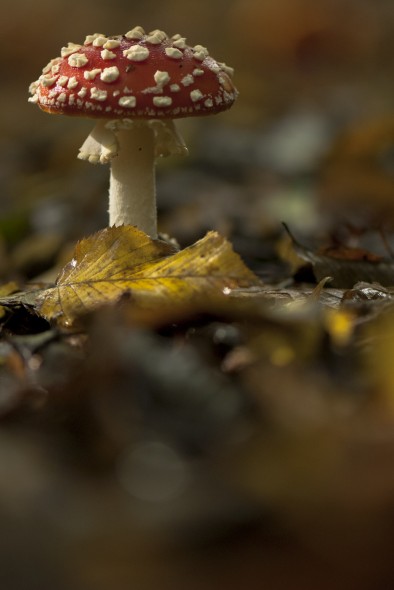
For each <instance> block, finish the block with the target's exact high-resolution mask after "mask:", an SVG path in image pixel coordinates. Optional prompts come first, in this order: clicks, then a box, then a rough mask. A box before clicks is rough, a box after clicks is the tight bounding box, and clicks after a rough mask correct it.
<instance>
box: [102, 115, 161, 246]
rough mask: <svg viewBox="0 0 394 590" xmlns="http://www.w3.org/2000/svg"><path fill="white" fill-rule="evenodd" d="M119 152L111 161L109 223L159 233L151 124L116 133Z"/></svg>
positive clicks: (153, 234)
mask: <svg viewBox="0 0 394 590" xmlns="http://www.w3.org/2000/svg"><path fill="white" fill-rule="evenodd" d="M116 137H117V140H118V143H119V152H118V155H117V156H116V157H115V158H113V160H112V161H111V175H110V181H109V225H110V226H112V225H136V226H137V227H138V228H139V229H141V230H142V231H144V232H145V233H146V234H149V235H150V236H151V237H153V238H155V237H156V236H157V213H156V183H155V152H154V133H153V130H152V129H151V128H150V127H149V126H148V125H139V126H138V127H137V128H134V129H133V130H132V131H130V130H126V129H120V130H119V131H118V132H117V134H116Z"/></svg>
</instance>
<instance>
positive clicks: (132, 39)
mask: <svg viewBox="0 0 394 590" xmlns="http://www.w3.org/2000/svg"><path fill="white" fill-rule="evenodd" d="M232 74H233V70H232V68H230V67H228V66H226V65H225V64H223V63H219V62H217V61H215V60H214V59H213V58H212V57H210V56H209V54H208V51H207V49H206V48H205V47H202V46H201V45H196V46H195V47H189V46H188V45H186V43H185V39H184V38H183V37H181V36H180V35H174V36H173V37H171V38H169V37H168V36H167V35H166V34H165V33H164V32H163V31H159V30H156V31H152V32H150V33H148V34H146V33H145V31H144V30H143V29H142V28H141V27H135V28H134V29H132V30H131V31H129V32H128V33H126V34H125V35H118V36H111V37H107V36H105V35H101V34H98V33H96V34H94V35H88V36H87V37H86V40H85V43H84V45H76V44H74V43H69V45H68V46H67V47H63V49H62V50H61V57H57V58H55V59H53V60H51V61H50V62H49V64H48V65H47V66H46V67H45V68H44V69H43V73H42V75H41V76H40V77H39V79H38V80H37V81H36V82H33V83H32V84H31V86H30V93H31V94H32V96H31V98H30V99H29V100H30V102H33V103H37V104H38V106H39V107H40V108H41V109H42V110H44V111H47V112H49V113H58V114H65V115H84V116H87V117H97V118H101V119H118V118H140V119H156V118H178V117H189V116H193V115H208V114H213V113H218V112H220V111H223V110H226V109H228V108H230V107H231V105H232V104H233V102H234V100H235V99H236V97H237V90H236V89H235V87H234V86H233V83H232V81H231V78H232Z"/></svg>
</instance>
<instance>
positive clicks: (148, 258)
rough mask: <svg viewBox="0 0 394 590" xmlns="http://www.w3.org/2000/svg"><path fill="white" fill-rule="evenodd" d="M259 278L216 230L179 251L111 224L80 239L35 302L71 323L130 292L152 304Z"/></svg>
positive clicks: (216, 293)
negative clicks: (72, 254)
mask: <svg viewBox="0 0 394 590" xmlns="http://www.w3.org/2000/svg"><path fill="white" fill-rule="evenodd" d="M259 283H260V281H259V279H258V278H257V277H256V276H255V275H254V274H253V273H252V272H251V271H250V270H249V269H248V268H247V267H246V266H245V265H244V263H243V262H242V260H241V259H240V257H239V256H238V255H237V254H236V253H235V252H234V251H233V250H232V247H231V244H230V243H229V242H228V241H227V240H226V239H225V238H223V237H222V236H220V235H219V234H217V233H215V232H210V233H208V234H207V235H206V236H205V237H204V238H203V239H202V240H200V241H198V242H196V243H195V244H193V245H192V246H189V247H188V248H186V249H184V250H182V251H180V252H176V250H175V248H174V247H173V246H171V245H169V244H168V243H166V242H163V241H161V240H152V239H151V238H149V237H148V236H147V235H146V234H144V233H143V232H141V231H139V230H138V229H136V228H134V227H131V226H123V227H113V228H107V229H105V230H103V231H100V232H98V233H96V234H94V235H93V236H91V237H89V238H86V239H84V240H82V241H81V242H79V243H78V245H77V247H76V250H75V254H74V258H73V259H72V261H71V262H70V263H69V264H67V266H66V267H65V268H64V269H63V271H62V273H61V274H60V276H59V279H58V281H57V283H56V285H55V286H54V287H52V288H49V289H46V290H44V291H42V292H40V293H39V294H38V295H37V299H36V307H37V309H38V311H39V313H40V314H41V315H43V316H44V317H45V318H46V319H48V320H53V319H57V320H58V321H59V322H60V323H61V324H63V325H71V324H72V323H73V321H74V320H75V319H76V318H77V317H79V316H81V315H83V314H86V313H87V312H90V311H92V310H94V309H96V308H97V307H99V306H102V305H104V304H109V303H113V302H116V301H118V300H119V298H120V297H121V296H122V295H124V294H126V293H127V294H129V296H130V298H131V299H132V301H133V302H134V303H135V304H136V305H138V306H141V307H143V308H145V309H146V308H148V309H149V307H151V306H155V307H157V306H168V305H173V304H180V303H184V302H185V301H190V300H195V298H204V300H206V299H209V298H210V297H223V290H226V289H232V288H235V287H241V286H243V287H247V286H250V285H257V284H259Z"/></svg>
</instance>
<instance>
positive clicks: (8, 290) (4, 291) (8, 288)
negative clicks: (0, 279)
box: [0, 281, 18, 319]
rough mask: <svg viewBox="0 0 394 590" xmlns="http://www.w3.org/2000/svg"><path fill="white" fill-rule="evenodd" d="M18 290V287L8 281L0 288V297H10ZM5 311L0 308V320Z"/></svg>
mask: <svg viewBox="0 0 394 590" xmlns="http://www.w3.org/2000/svg"><path fill="white" fill-rule="evenodd" d="M17 290H18V285H17V284H16V283H15V282H14V281H10V282H9V283H6V284H4V285H1V286H0V297H5V296H7V295H11V294H12V293H15V291H17ZM5 313H6V311H5V309H4V307H3V306H0V319H1V318H3V317H4V315H5Z"/></svg>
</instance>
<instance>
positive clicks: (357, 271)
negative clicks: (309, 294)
mask: <svg viewBox="0 0 394 590" xmlns="http://www.w3.org/2000/svg"><path fill="white" fill-rule="evenodd" d="M284 227H285V229H286V231H287V233H288V234H289V236H290V238H291V240H292V244H293V248H294V250H295V252H296V254H297V255H298V256H299V257H300V258H302V259H303V260H304V261H305V262H307V263H309V264H310V265H311V266H312V269H313V274H314V276H315V278H316V280H317V281H318V282H319V281H321V280H323V279H324V278H326V277H328V276H329V277H332V281H331V283H330V285H331V286H333V287H336V288H341V289H351V288H352V287H353V285H355V284H356V283H358V282H360V281H363V282H366V283H380V284H381V285H383V286H391V285H394V261H393V260H390V259H385V258H382V257H380V256H375V255H374V254H372V253H370V252H367V251H366V250H363V249H361V248H342V249H339V248H337V249H335V250H329V249H328V250H327V249H326V250H323V251H321V250H318V251H316V252H315V251H313V250H311V249H309V248H306V247H305V246H303V245H302V244H300V243H299V242H298V241H297V240H296V239H295V238H294V236H293V235H292V234H291V232H290V230H289V229H288V227H287V226H286V225H285V226H284Z"/></svg>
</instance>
